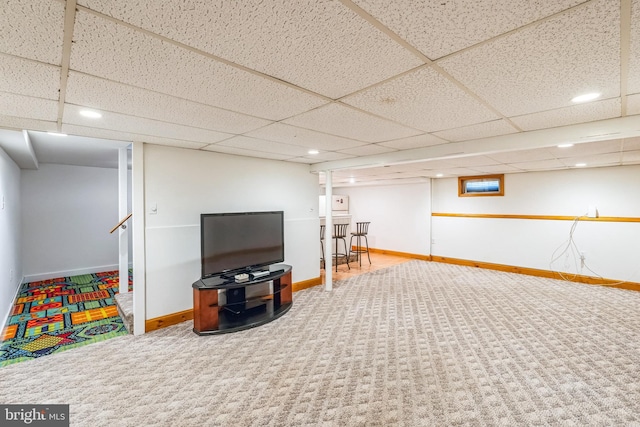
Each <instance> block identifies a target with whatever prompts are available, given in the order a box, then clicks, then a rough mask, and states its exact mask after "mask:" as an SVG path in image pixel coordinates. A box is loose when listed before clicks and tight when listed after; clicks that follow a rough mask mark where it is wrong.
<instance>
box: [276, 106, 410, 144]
mask: <svg viewBox="0 0 640 427" xmlns="http://www.w3.org/2000/svg"><path fill="white" fill-rule="evenodd" d="M283 122H284V123H288V124H291V125H294V126H299V127H303V128H308V129H313V130H317V131H320V132H326V133H330V134H333V135H339V136H343V137H345V138H352V139H355V140H358V141H365V142H382V141H387V140H390V139H398V138H404V137H408V136H414V135H417V134H420V133H422V132H420V131H417V130H415V129H411V128H408V127H405V126H402V125H399V124H396V123H392V122H390V121H388V120H385V119H380V118H378V117H374V116H371V115H369V114H366V113H363V112H361V111H357V110H354V109H353V108H349V107H347V106H344V105H340V104H337V103H331V104H328V105H325V106H322V107H320V108H317V109H315V110H311V111H308V112H306V113H303V114H300V115H298V116H296V117H292V118H290V119H287V120H284V121H283Z"/></svg>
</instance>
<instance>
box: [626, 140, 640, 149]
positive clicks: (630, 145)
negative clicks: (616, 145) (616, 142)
mask: <svg viewBox="0 0 640 427" xmlns="http://www.w3.org/2000/svg"><path fill="white" fill-rule="evenodd" d="M622 149H623V150H624V151H635V150H640V137H635V138H625V139H624V140H623V141H622Z"/></svg>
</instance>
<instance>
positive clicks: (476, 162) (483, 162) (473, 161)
mask: <svg viewBox="0 0 640 427" xmlns="http://www.w3.org/2000/svg"><path fill="white" fill-rule="evenodd" d="M446 161H447V163H449V164H451V165H453V166H456V167H473V168H475V167H476V166H490V165H499V164H500V162H498V161H497V160H495V159H492V158H491V157H487V156H468V157H456V158H454V159H447V160H446Z"/></svg>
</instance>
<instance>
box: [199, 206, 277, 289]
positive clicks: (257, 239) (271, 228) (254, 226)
mask: <svg viewBox="0 0 640 427" xmlns="http://www.w3.org/2000/svg"><path fill="white" fill-rule="evenodd" d="M200 242H201V249H202V250H201V255H202V277H208V276H212V275H216V274H222V273H226V272H232V271H239V270H249V269H256V268H259V267H262V266H265V265H269V264H275V263H278V262H283V261H284V213H283V212H282V211H274V212H240V213H213V214H201V215H200Z"/></svg>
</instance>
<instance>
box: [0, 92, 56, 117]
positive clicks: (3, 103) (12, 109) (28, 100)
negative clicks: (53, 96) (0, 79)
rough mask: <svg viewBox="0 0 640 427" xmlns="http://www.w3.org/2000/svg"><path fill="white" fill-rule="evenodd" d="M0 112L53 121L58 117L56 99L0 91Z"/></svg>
mask: <svg viewBox="0 0 640 427" xmlns="http://www.w3.org/2000/svg"><path fill="white" fill-rule="evenodd" d="M0 114H6V115H7V116H17V117H23V118H28V119H36V120H46V121H53V122H55V121H56V120H57V119H58V101H52V100H50V99H42V98H33V97H30V96H24V95H14V94H12V93H0Z"/></svg>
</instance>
